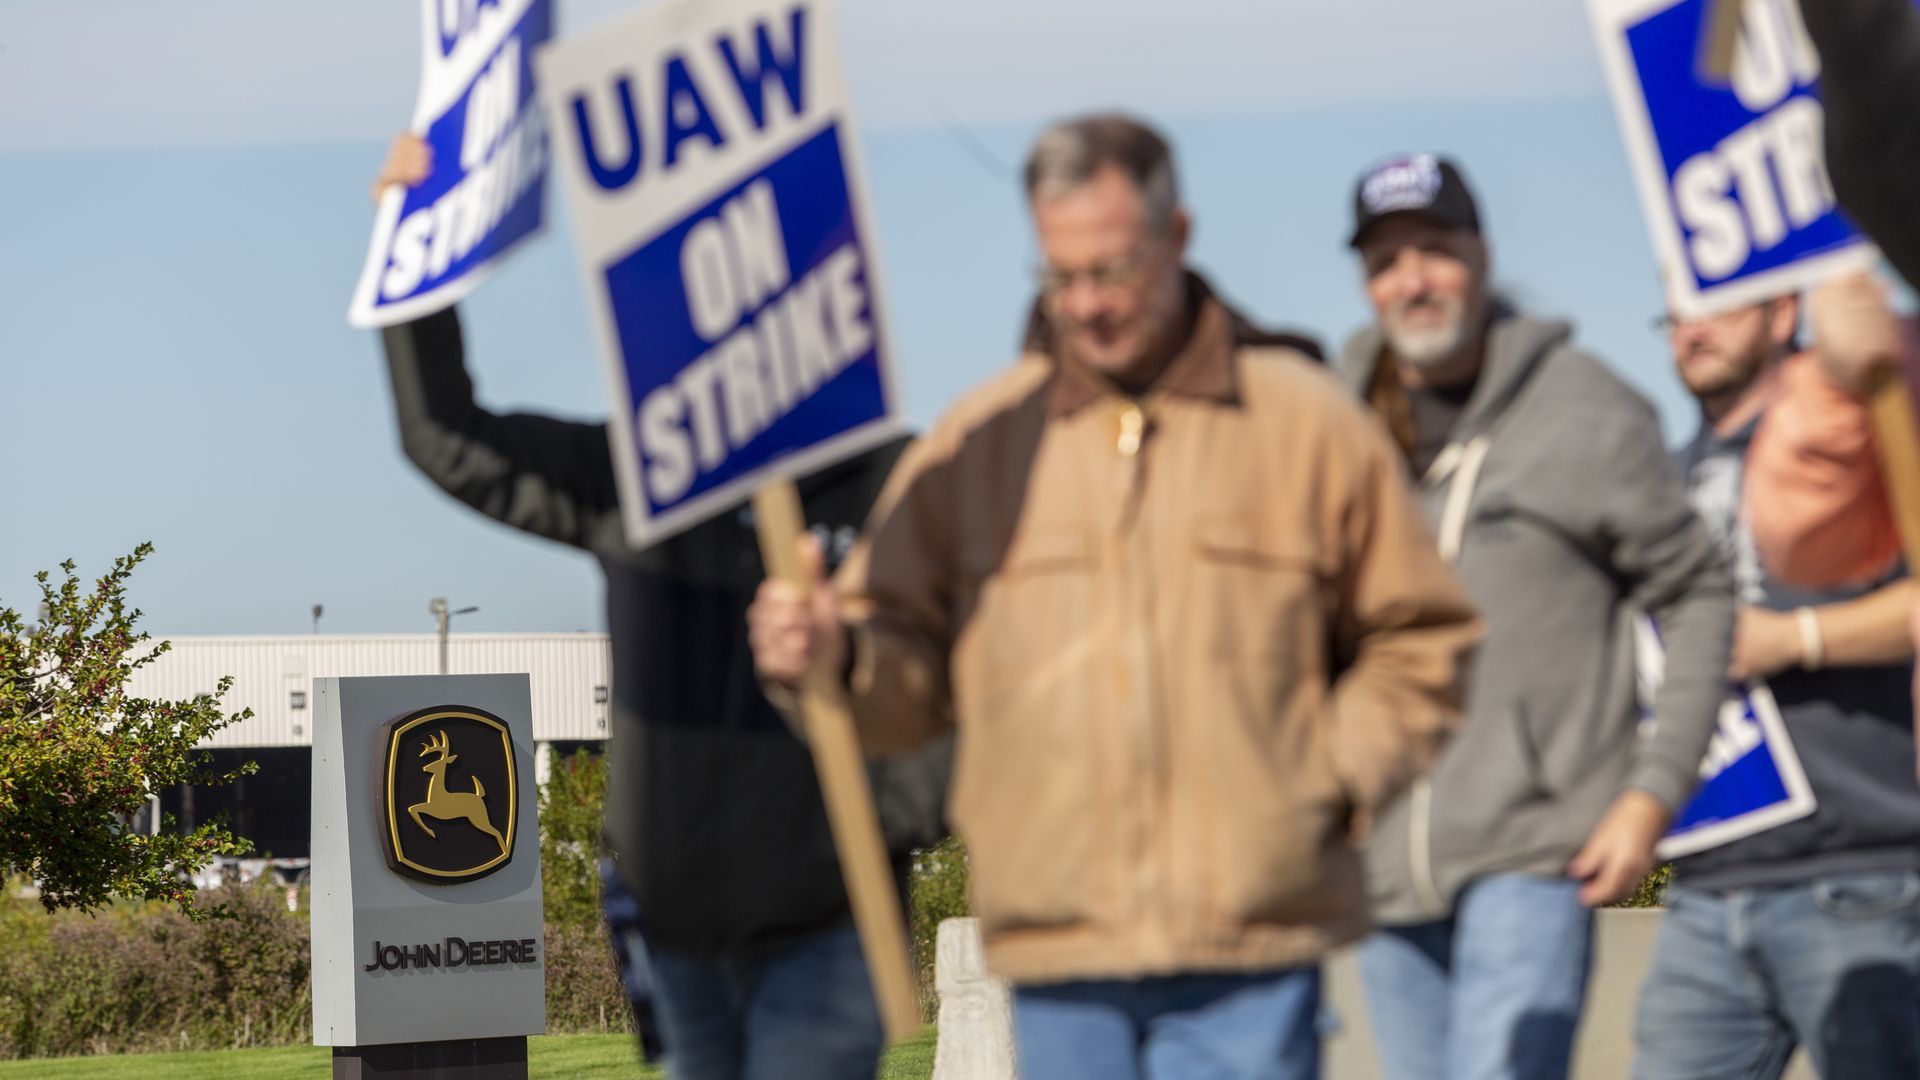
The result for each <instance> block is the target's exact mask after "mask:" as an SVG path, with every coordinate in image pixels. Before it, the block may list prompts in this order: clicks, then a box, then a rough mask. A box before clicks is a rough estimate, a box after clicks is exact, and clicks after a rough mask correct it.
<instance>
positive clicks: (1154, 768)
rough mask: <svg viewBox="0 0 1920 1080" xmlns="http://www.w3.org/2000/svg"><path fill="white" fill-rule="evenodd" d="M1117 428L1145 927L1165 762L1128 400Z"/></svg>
mask: <svg viewBox="0 0 1920 1080" xmlns="http://www.w3.org/2000/svg"><path fill="white" fill-rule="evenodd" d="M1119 421H1120V429H1119V434H1118V437H1117V438H1116V440H1115V444H1114V449H1115V450H1116V451H1117V452H1118V453H1119V456H1120V460H1121V463H1122V468H1124V469H1125V470H1126V474H1125V481H1126V487H1125V491H1124V493H1123V496H1122V502H1121V507H1120V517H1119V522H1118V524H1119V527H1120V528H1121V529H1122V530H1124V531H1125V538H1124V544H1125V546H1124V548H1123V550H1124V551H1125V552H1126V558H1127V562H1128V564H1129V566H1128V568H1127V573H1126V575H1125V581H1126V582H1127V591H1128V593H1129V596H1128V599H1129V601H1130V606H1131V607H1132V608H1133V612H1132V614H1133V619H1132V622H1133V624H1134V633H1133V635H1132V638H1133V640H1132V649H1131V650H1130V651H1131V653H1132V663H1131V664H1130V665H1129V666H1130V667H1132V668H1133V688H1134V698H1135V708H1134V714H1133V715H1134V725H1133V726H1134V740H1135V741H1134V748H1135V749H1134V753H1135V754H1136V756H1137V760H1138V762H1139V766H1140V768H1141V769H1142V770H1143V771H1144V772H1145V773H1146V776H1147V779H1148V782H1149V788H1150V790H1151V791H1152V793H1153V796H1152V798H1151V799H1150V800H1148V801H1147V806H1148V812H1147V814H1146V815H1145V816H1144V817H1141V818H1139V819H1138V820H1137V825H1136V827H1137V828H1138V830H1139V832H1138V837H1139V847H1140V854H1141V856H1142V857H1141V858H1140V859H1139V860H1138V861H1137V863H1136V864H1135V865H1136V866H1138V868H1139V869H1138V872H1137V874H1136V877H1135V880H1134V888H1135V889H1137V890H1138V895H1137V900H1136V903H1137V904H1138V905H1139V906H1140V908H1141V909H1142V910H1143V912H1145V913H1147V914H1148V918H1147V920H1146V924H1147V925H1149V926H1152V925H1154V923H1155V920H1156V919H1157V918H1158V917H1160V916H1162V915H1163V914H1164V913H1163V912H1161V911H1159V910H1158V905H1157V903H1156V901H1157V900H1159V899H1161V898H1163V897H1164V896H1165V891H1164V890H1163V889H1161V888H1160V881H1159V876H1160V868H1159V860H1158V859H1157V858H1155V855H1156V853H1155V852H1154V851H1153V850H1152V848H1153V844H1154V828H1153V822H1154V820H1155V819H1156V818H1158V817H1159V816H1160V815H1158V814H1156V813H1154V812H1152V809H1151V808H1152V806H1154V805H1155V804H1157V803H1158V802H1159V800H1160V798H1161V788H1162V786H1163V771H1164V769H1165V763H1164V762H1163V761H1161V760H1160V759H1161V756H1162V755H1161V754H1160V753H1159V752H1158V751H1159V747H1158V746H1157V745H1156V740H1157V734H1156V731H1155V725H1154V722H1153V718H1154V695H1155V692H1156V690H1157V687H1156V686H1155V682H1154V673H1153V603H1152V597H1151V595H1150V593H1149V589H1148V584H1147V582H1146V580H1145V578H1144V576H1143V575H1144V574H1145V570H1144V567H1145V565H1146V562H1147V558H1146V553H1145V552H1143V551H1142V550H1141V549H1142V548H1143V547H1144V546H1145V544H1146V537H1145V534H1144V533H1143V532H1142V531H1141V530H1140V528H1139V521H1138V518H1139V511H1140V503H1141V501H1142V500H1143V499H1144V498H1145V492H1143V491H1142V490H1141V484H1142V475H1141V473H1142V469H1143V467H1144V463H1143V462H1142V461H1141V460H1140V451H1141V449H1142V446H1143V445H1144V443H1145V441H1146V431H1147V416H1146V413H1145V412H1144V411H1143V410H1142V409H1141V407H1140V405H1139V403H1138V402H1134V401H1127V402H1124V403H1123V404H1122V405H1121V406H1120V415H1119Z"/></svg>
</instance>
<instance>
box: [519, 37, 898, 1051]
mask: <svg viewBox="0 0 1920 1080" xmlns="http://www.w3.org/2000/svg"><path fill="white" fill-rule="evenodd" d="M535 68H536V70H537V71H538V74H539V79H540V84H541V87H542V94H543V96H544V97H545V99H546V101H547V106H548V110H549V126H550V128H551V130H552V131H553V135H554V139H555V143H554V151H555V154H556V160H557V161H558V163H559V166H558V167H559V169H560V172H561V174H562V175H563V176H564V177H565V181H564V182H565V184H566V186H567V191H568V197H569V202H570V205H571V209H572V212H573V213H572V216H573V221H574V225H575V227H576V242H577V246H578V248H579V251H580V255H581V260H582V263H583V266H584V270H585V273H586V277H587V283H588V289H587V293H588V296H589V303H590V304H591V306H592V309H593V312H594V317H595V318H594V321H595V323H596V326H597V328H598V332H599V336H600V341H601V349H602V353H603V355H604V356H605V358H606V361H607V371H608V376H609V382H610V383H611V387H612V391H613V400H614V409H613V422H612V424H611V425H610V429H611V433H612V440H613V458H614V462H615V466H616V470H617V475H618V478H619V483H620V494H621V507H622V511H623V516H624V519H625V525H626V531H627V535H628V537H629V539H630V540H631V542H632V543H633V544H634V545H635V546H645V545H648V544H651V543H654V542H656V541H658V540H660V539H661V538H663V537H666V536H669V535H671V534H673V533H674V532H677V531H679V530H682V529H685V528H687V527H689V526H691V525H694V524H696V523H698V522H700V521H701V520H703V519H706V518H709V517H711V516H713V515H715V514H717V513H720V512H722V511H724V510H727V509H729V508H732V507H735V506H737V505H739V503H740V502H741V501H742V500H744V499H745V498H746V497H747V496H748V495H749V494H751V493H754V492H755V491H756V490H758V491H759V495H758V497H756V500H755V519H756V523H757V525H758V528H759V531H760V540H761V547H762V550H763V552H764V553H765V556H766V562H767V566H768V568H769V570H770V571H772V572H773V573H775V574H778V575H780V576H783V577H789V576H791V575H792V574H793V573H794V570H795V568H794V567H793V566H791V565H790V564H791V563H792V562H793V561H794V560H793V550H794V540H795V537H796V536H797V535H798V534H799V531H800V529H801V525H802V522H801V516H800V506H799V500H798V497H797V495H796V494H795V492H794V489H793V484H792V478H794V477H796V476H798V475H801V474H803V473H805V472H809V471H812V470H816V469H820V468H824V467H825V466H827V465H830V464H832V463H834V462H837V461H841V460H844V459H847V458H850V457H853V456H855V455H857V454H859V453H862V452H864V451H865V450H868V449H870V448H872V447H874V446H877V445H879V444H880V443H882V442H884V441H887V440H889V439H892V438H894V437H896V436H897V435H898V433H899V432H900V430H901V425H900V424H899V422H898V419H897V415H898V414H897V410H896V406H895V392H894V385H893V374H892V368H891V364H890V357H891V350H890V348H889V345H888V340H887V325H886V321H885V318H884V316H883V311H884V307H883V305H882V303H881V296H880V280H881V275H880V273H879V270H878V267H877V266H876V264H875V258H876V252H875V249H874V241H873V229H872V227H871V225H870V223H869V220H868V215H867V210H866V203H865V199H864V192H863V187H864V185H863V183H862V177H861V174H860V170H859V165H858V161H857V159H856V157H855V156H854V145H853V138H854V132H853V127H852V123H851V120H850V118H849V114H848V109H847V94H846V89H845V86H844V84H843V81H842V77H841V74H840V67H839V57H838V55H837V48H836V43H835V36H834V26H833V22H832V8H831V6H830V5H829V4H828V3H826V2H824V0H703V2H702V0H676V2H671V3H662V4H656V5H652V6H649V7H646V8H644V9H642V10H640V11H636V12H634V13H633V14H631V15H630V16H627V17H624V18H621V19H619V20H617V21H615V22H613V23H610V24H608V25H606V26H604V27H602V28H600V29H598V30H596V31H595V32H594V33H593V34H591V35H586V36H582V37H579V38H576V39H571V40H567V41H562V42H557V43H555V44H553V45H550V46H548V47H546V48H545V49H542V50H541V51H540V53H539V54H538V55H537V56H536V57H535ZM802 697H803V707H804V712H805V723H806V734H807V739H808V743H809V746H810V748H811V750H812V753H813V758H814V762H815V765H816V767H817V768H818V770H819V772H820V780H821V788H822V790H823V792H824V794H825V797H826V802H827V811H828V816H829V820H830V821H831V823H832V826H833V831H834V838H835V843H836V845H837V847H838V849H839V855H840V862H841V867H842V870H843V872H844V874H845V875H846V880H847V891H848V895H849V898H850V900H851V903H852V906H853V913H854V918H855V920H856V922H857V923H858V925H859V929H860V934H861V941H862V944H863V947H864V949H865V951H866V957H867V966H868V970H869V972H870V974H871V977H872V979H873V984H874V991H875V996H876V998H877V1000H878V1002H879V1005H880V1012H881V1016H882V1018H883V1020H884V1021H885V1023H886V1026H887V1030H888V1033H889V1034H890V1035H891V1036H893V1037H896V1038H897V1037H900V1036H902V1035H905V1034H908V1033H910V1032H911V1031H912V1030H913V1029H914V1028H915V1027H917V1026H918V1023H919V1016H918V1010H917V1009H916V1007H915V1004H914V996H913V976H912V970H911V968H910V966H909V965H908V963H907V957H906V948H905V940H906V934H905V924H904V920H903V919H902V918H901V913H900V906H899V900H898V898H897V896H896V894H895V892H894V888H893V882H892V874H891V871H890V869H889V865H888V862H887V859H886V853H885V849H884V847H883V846H882V844H881V840H880V829H879V823H878V819H877V818H876V816H875V814H874V808H873V796H872V792H871V791H870V790H869V789H868V787H867V780H866V773H865V767H864V763H863V761H862V758H861V755H860V750H859V746H858V742H857V740H856V739H855V737H854V731H853V727H852V723H851V719H850V717H849V714H848V712H847V710H846V707H845V700H844V694H843V691H841V689H840V688H839V686H838V685H837V683H836V681H835V680H834V679H833V678H831V677H827V676H825V675H818V676H816V677H815V678H812V679H810V680H809V681H808V684H807V687H806V689H805V692H804V693H803V695H802Z"/></svg>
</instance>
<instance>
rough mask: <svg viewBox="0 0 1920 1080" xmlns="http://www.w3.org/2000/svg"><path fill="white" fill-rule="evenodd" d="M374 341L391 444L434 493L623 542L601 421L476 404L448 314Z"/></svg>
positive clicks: (570, 534)
mask: <svg viewBox="0 0 1920 1080" xmlns="http://www.w3.org/2000/svg"><path fill="white" fill-rule="evenodd" d="M380 340H381V344H382V345H383V346H384V347H385V349H386V354H387V369H388V372H389V374H390V375H391V376H392V378H393V405H394V412H395V414H396V417H397V419H398V420H399V424H400V443H401V446H402V448H403V449H404V450H405V451H406V455H407V459H408V460H410V461H412V462H413V464H414V465H415V466H417V467H418V468H419V469H420V471H421V472H423V473H425V474H426V475H427V478H428V479H430V480H432V481H433V482H434V483H435V484H437V485H439V486H440V488H441V490H443V491H445V492H446V493H447V494H449V495H452V496H453V497H454V498H456V499H459V500H460V501H461V502H463V503H466V504H467V505H468V506H471V507H473V508H474V509H475V510H478V511H480V512H481V513H483V514H485V515H487V516H488V517H491V518H494V519H496V520H499V521H503V522H505V523H506V524H508V525H511V526H513V527H514V528H516V529H521V530H524V531H526V532H530V533H533V534H534V535H536V536H544V537H546V538H548V539H550V540H558V541H560V542H561V543H563V544H572V545H574V546H575V547H582V548H589V549H595V550H610V549H615V548H619V547H622V546H624V540H623V537H622V534H621V527H620V511H619V496H618V494H617V488H616V486H615V483H614V476H613V457H612V452H611V449H610V448H609V446H608V443H607V427H606V425H605V424H583V423H577V422H571V421H565V420H557V419H554V418H552V417H546V416H530V415H525V414H519V413H516V414H511V415H506V416H502V415H499V414H496V413H492V412H488V411H487V410H486V409H484V408H482V407H480V405H479V404H478V403H477V402H475V401H474V397H473V379H472V378H471V377H470V376H469V375H468V374H467V369H466V352H465V348H464V346H463V345H462V343H461V335H460V317H459V316H458V315H457V314H456V313H455V312H454V310H453V309H452V308H449V309H447V310H446V311H442V312H437V313H435V314H432V315H428V316H426V317H425V318H422V319H418V320H415V321H413V322H409V323H403V324H401V325H399V326H390V327H388V328H386V329H385V330H383V331H381V338H380Z"/></svg>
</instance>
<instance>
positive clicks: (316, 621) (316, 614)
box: [313, 604, 327, 634]
mask: <svg viewBox="0 0 1920 1080" xmlns="http://www.w3.org/2000/svg"><path fill="white" fill-rule="evenodd" d="M326 612H327V609H326V608H325V607H324V606H322V605H320V604H315V605H313V632H314V633H316V634H318V633H319V632H320V616H322V615H324V614H326Z"/></svg>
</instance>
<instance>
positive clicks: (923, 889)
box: [907, 836, 972, 1020]
mask: <svg viewBox="0 0 1920 1080" xmlns="http://www.w3.org/2000/svg"><path fill="white" fill-rule="evenodd" d="M967 888H968V885H967V847H966V845H965V844H962V843H961V842H960V839H959V837H955V836H949V837H947V838H946V839H945V840H942V841H941V842H940V843H938V844H936V845H935V846H933V847H930V848H926V849H924V850H921V851H916V852H914V853H913V868H912V872H911V877H910V879H909V881H908V883H907V908H908V910H907V924H908V927H909V929H910V930H911V931H912V933H913V953H914V960H915V966H916V968H917V969H918V972H919V976H920V1010H921V1012H922V1014H923V1015H925V1016H926V1018H927V1019H929V1020H931V1019H932V1018H933V1010H934V1008H935V1006H936V1004H937V1002H936V1000H935V997H934V992H933V963H934V947H935V944H936V943H937V942H938V940H939V935H940V923H941V921H942V920H945V919H957V918H964V917H965V916H966V915H967V914H968V912H969V911H971V910H972V909H971V908H970V907H969V905H968V902H967Z"/></svg>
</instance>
